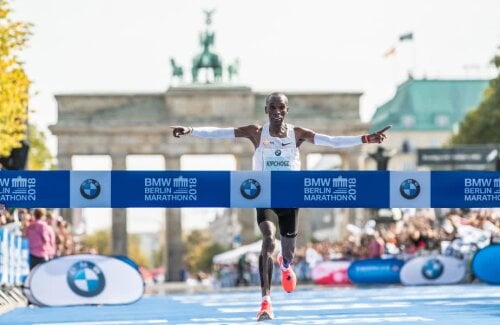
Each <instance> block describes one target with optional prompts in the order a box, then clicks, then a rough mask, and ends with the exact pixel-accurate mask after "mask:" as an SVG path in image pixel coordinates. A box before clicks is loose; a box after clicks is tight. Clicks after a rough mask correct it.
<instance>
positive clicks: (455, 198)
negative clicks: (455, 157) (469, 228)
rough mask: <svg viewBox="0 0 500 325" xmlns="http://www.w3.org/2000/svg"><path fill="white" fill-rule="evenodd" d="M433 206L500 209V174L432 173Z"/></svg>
mask: <svg viewBox="0 0 500 325" xmlns="http://www.w3.org/2000/svg"><path fill="white" fill-rule="evenodd" d="M431 190H432V199H431V205H432V207H435V208H450V207H469V208H484V207H500V173H498V172H497V173H495V172H479V171H478V172H441V171H439V172H438V171H436V172H431Z"/></svg>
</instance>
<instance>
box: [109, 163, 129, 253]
mask: <svg viewBox="0 0 500 325" xmlns="http://www.w3.org/2000/svg"><path fill="white" fill-rule="evenodd" d="M111 160H112V167H113V170H126V169H127V166H126V154H123V155H118V154H116V155H112V156H111ZM111 218H112V219H111V243H112V252H113V255H125V256H127V253H128V241H127V209H123V208H120V209H117V208H113V209H112V217H111Z"/></svg>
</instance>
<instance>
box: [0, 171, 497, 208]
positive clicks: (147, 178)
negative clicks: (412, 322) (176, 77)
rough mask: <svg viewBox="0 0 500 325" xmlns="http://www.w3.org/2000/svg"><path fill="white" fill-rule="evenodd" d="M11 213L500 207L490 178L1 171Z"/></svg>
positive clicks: (2, 193) (1, 198)
mask: <svg viewBox="0 0 500 325" xmlns="http://www.w3.org/2000/svg"><path fill="white" fill-rule="evenodd" d="M0 203H2V204H5V205H6V206H8V207H11V208H14V207H25V208H34V207H46V208H82V207H112V208H132V207H166V208H179V207H236V208H250V207H276V208H279V207H310V208H325V207H346V208H393V207H394V208H398V207H401V208H429V207H434V208H440V207H441V208H447V207H469V208H473V207H500V172H487V171H463V172H457V171H432V172H422V171H418V172H417V171H412V172H403V171H292V172H290V171H273V172H254V171H0Z"/></svg>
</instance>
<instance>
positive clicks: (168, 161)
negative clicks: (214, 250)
mask: <svg viewBox="0 0 500 325" xmlns="http://www.w3.org/2000/svg"><path fill="white" fill-rule="evenodd" d="M165 166H166V169H167V170H180V167H181V161H180V157H179V156H174V157H171V156H165ZM165 228H166V234H165V236H166V238H165V252H164V254H165V255H164V260H165V262H166V265H165V271H166V274H165V279H166V280H167V281H180V280H181V271H182V269H183V268H184V262H183V257H184V245H183V243H182V221H181V209H179V208H170V209H167V210H166V211H165Z"/></svg>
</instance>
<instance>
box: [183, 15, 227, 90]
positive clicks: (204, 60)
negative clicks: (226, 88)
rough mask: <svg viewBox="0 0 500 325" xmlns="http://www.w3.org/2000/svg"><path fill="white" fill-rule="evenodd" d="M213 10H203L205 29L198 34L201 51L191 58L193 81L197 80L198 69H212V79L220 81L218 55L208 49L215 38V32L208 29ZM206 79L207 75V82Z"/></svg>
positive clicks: (220, 73) (220, 72)
mask: <svg viewBox="0 0 500 325" xmlns="http://www.w3.org/2000/svg"><path fill="white" fill-rule="evenodd" d="M214 12H215V10H211V11H206V10H205V14H206V21H205V23H206V25H207V29H206V30H205V32H204V33H202V34H201V35H200V45H201V46H202V47H203V52H202V53H201V54H198V55H196V56H195V57H194V58H193V66H192V68H191V74H192V76H193V82H198V73H199V70H200V69H207V70H208V69H212V70H213V76H214V81H216V82H217V81H222V61H221V59H220V58H219V56H218V55H217V54H216V53H214V52H212V51H211V49H210V48H211V47H212V46H213V45H214V40H215V34H214V33H213V32H211V31H209V26H210V24H211V23H212V15H213V13H214ZM208 80H209V78H208V75H207V82H208Z"/></svg>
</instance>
